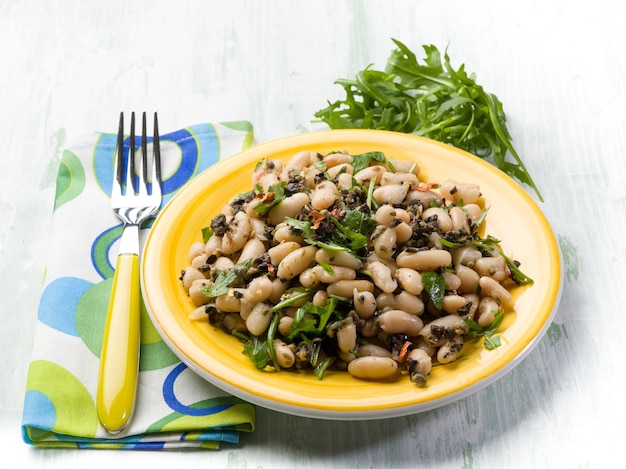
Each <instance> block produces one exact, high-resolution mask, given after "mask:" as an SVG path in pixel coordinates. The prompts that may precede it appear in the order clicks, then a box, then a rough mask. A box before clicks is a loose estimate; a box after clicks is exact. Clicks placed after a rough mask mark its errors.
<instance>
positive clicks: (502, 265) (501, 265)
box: [474, 256, 509, 282]
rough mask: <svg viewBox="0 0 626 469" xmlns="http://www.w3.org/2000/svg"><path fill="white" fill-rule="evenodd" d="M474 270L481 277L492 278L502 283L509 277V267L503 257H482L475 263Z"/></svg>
mask: <svg viewBox="0 0 626 469" xmlns="http://www.w3.org/2000/svg"><path fill="white" fill-rule="evenodd" d="M474 270H475V271H476V272H478V274H479V275H481V276H487V277H491V278H492V279H494V280H496V281H498V282H502V281H503V280H506V279H507V278H508V277H509V271H508V267H507V265H506V261H505V260H504V258H503V257H502V256H497V257H481V258H480V259H477V260H476V262H475V263H474Z"/></svg>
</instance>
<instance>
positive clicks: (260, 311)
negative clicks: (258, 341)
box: [246, 303, 272, 336]
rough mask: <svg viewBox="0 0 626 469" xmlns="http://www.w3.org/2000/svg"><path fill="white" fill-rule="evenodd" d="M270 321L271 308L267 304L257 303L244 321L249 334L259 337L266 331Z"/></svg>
mask: <svg viewBox="0 0 626 469" xmlns="http://www.w3.org/2000/svg"><path fill="white" fill-rule="evenodd" d="M271 321H272V306H271V305H270V304H268V303H257V304H256V305H255V306H254V308H252V311H250V314H249V315H248V318H247V319H246V328H247V329H248V330H249V331H250V333H251V334H253V335H256V336H260V335H261V334H263V333H264V332H265V331H266V330H267V328H268V327H269V325H270V322H271Z"/></svg>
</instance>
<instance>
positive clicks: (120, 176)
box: [113, 112, 124, 190]
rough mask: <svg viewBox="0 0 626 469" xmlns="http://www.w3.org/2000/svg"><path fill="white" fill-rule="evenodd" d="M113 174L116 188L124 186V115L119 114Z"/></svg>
mask: <svg viewBox="0 0 626 469" xmlns="http://www.w3.org/2000/svg"><path fill="white" fill-rule="evenodd" d="M113 171H114V174H115V178H116V179H117V186H118V187H119V188H120V190H121V187H122V184H124V113H123V112H120V125H119V128H118V131H117V156H116V158H115V166H114V169H113Z"/></svg>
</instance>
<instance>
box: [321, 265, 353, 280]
mask: <svg viewBox="0 0 626 469" xmlns="http://www.w3.org/2000/svg"><path fill="white" fill-rule="evenodd" d="M329 269H330V270H326V268H324V267H322V266H321V265H316V266H314V267H313V275H315V277H316V278H318V279H319V280H320V282H323V283H335V282H337V281H339V280H354V279H355V278H356V272H355V270H354V269H351V268H349V267H343V266H341V265H329Z"/></svg>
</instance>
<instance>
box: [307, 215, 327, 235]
mask: <svg viewBox="0 0 626 469" xmlns="http://www.w3.org/2000/svg"><path fill="white" fill-rule="evenodd" d="M309 215H310V216H311V219H312V221H313V223H312V226H311V228H313V229H314V230H317V229H318V228H319V226H320V224H321V223H322V222H323V221H324V218H325V217H324V214H323V213H322V212H320V211H319V210H311V211H310V212H309Z"/></svg>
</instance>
